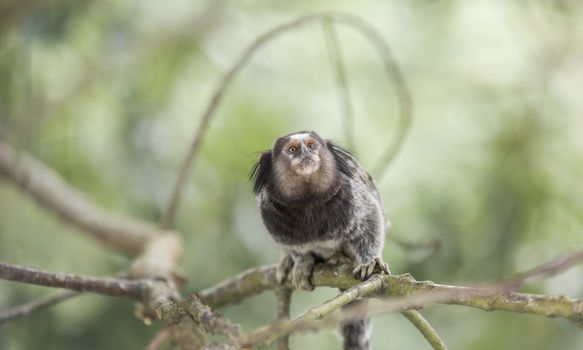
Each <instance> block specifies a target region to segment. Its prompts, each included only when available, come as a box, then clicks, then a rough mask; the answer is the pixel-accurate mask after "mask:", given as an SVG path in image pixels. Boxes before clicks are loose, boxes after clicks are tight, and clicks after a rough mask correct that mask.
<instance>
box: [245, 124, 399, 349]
mask: <svg viewBox="0 0 583 350" xmlns="http://www.w3.org/2000/svg"><path fill="white" fill-rule="evenodd" d="M251 178H252V179H253V180H254V186H253V189H254V191H255V193H256V194H257V198H258V201H259V207H260V209H261V217H262V218H263V222H264V224H265V226H266V228H267V230H268V231H269V233H270V234H271V237H272V238H273V239H274V240H275V242H276V243H277V244H278V245H279V246H280V247H281V248H282V249H283V251H284V256H283V257H282V259H281V260H280V263H279V265H278V274H277V275H278V279H279V281H280V282H284V281H285V280H286V279H291V283H292V284H293V285H294V287H296V288H300V289H304V290H312V289H313V288H314V287H313V286H312V284H311V281H310V278H311V273H312V267H313V265H314V263H316V262H317V261H324V260H328V259H330V258H331V257H333V256H336V255H338V254H342V255H345V256H346V257H348V259H349V261H351V262H352V264H353V266H354V271H353V274H354V276H355V277H356V278H359V279H361V280H366V279H367V278H368V277H370V276H371V275H372V274H373V273H383V272H385V273H389V270H388V267H387V265H386V264H385V263H384V262H383V261H382V259H381V252H382V249H383V244H384V238H385V231H386V229H387V226H388V222H387V219H386V216H385V215H384V211H383V203H382V200H381V197H380V194H379V192H378V190H377V188H376V186H375V184H374V181H373V180H372V178H371V177H370V175H369V174H368V173H367V172H366V171H365V170H364V169H363V168H362V166H361V165H360V164H359V163H358V161H357V160H356V158H355V157H354V156H352V155H351V154H350V153H349V152H348V151H346V150H344V149H342V148H340V147H339V146H337V145H335V144H334V143H332V142H330V141H325V140H323V139H322V138H321V137H320V136H319V135H318V134H316V133H314V132H300V133H294V134H290V135H286V136H283V137H280V138H278V139H277V140H276V141H275V143H274V145H273V147H272V149H271V150H268V151H265V152H263V153H262V154H261V157H260V159H259V161H258V162H257V164H255V166H254V168H253V171H252V174H251ZM341 328H342V329H341V333H342V334H343V337H344V344H345V345H344V348H345V349H351V350H364V349H368V348H369V341H368V335H367V334H368V333H369V332H368V330H369V322H368V320H357V321H354V322H351V323H347V324H345V325H343V326H342V327H341Z"/></svg>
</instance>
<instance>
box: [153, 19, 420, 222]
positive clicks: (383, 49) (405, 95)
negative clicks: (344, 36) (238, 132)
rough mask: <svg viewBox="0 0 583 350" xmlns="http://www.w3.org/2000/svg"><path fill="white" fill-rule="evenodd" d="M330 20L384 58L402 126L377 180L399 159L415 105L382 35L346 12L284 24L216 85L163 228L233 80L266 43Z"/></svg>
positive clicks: (257, 41) (247, 51) (245, 53)
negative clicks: (359, 38) (301, 28)
mask: <svg viewBox="0 0 583 350" xmlns="http://www.w3.org/2000/svg"><path fill="white" fill-rule="evenodd" d="M328 20H333V21H334V23H335V24H340V25H345V26H347V27H349V28H351V29H353V30H356V31H357V32H359V33H361V34H362V35H363V36H364V37H365V38H366V39H367V40H368V41H370V43H371V44H372V45H373V47H374V48H375V49H376V52H377V53H378V55H379V56H380V58H381V59H382V61H383V67H384V68H385V71H386V72H387V74H388V77H389V78H390V79H391V81H392V83H393V84H394V86H395V88H396V91H397V99H398V101H399V108H400V115H401V116H400V124H399V127H398V128H397V132H396V135H395V138H394V141H393V142H392V143H391V144H390V145H389V146H388V149H387V151H386V153H385V155H384V156H383V157H382V159H381V165H380V166H379V167H378V169H377V172H378V179H379V181H380V180H381V178H382V176H383V174H384V171H385V170H386V168H387V166H388V164H389V163H390V162H391V160H392V159H393V158H394V157H395V156H396V154H397V152H398V151H399V149H400V147H401V144H402V143H403V140H404V137H405V134H406V131H407V130H408V127H409V124H410V120H411V109H412V103H411V97H410V94H409V92H408V89H407V86H406V84H405V80H404V79H403V76H402V74H401V72H400V70H399V67H398V65H397V64H396V62H395V60H394V59H393V56H392V53H391V50H390V48H389V45H388V43H387V42H386V40H385V39H384V38H383V37H382V35H381V34H380V32H378V31H377V30H376V29H374V28H373V27H372V26H371V25H370V24H369V23H368V22H366V21H365V20H363V19H361V18H359V17H357V16H354V15H350V14H345V13H336V12H323V13H317V14H311V15H307V16H303V17H299V18H297V19H295V20H293V21H290V22H287V23H284V24H281V25H279V26H277V27H275V28H273V29H271V30H269V31H267V32H265V33H264V34H262V35H260V36H259V37H258V38H257V39H255V40H254V41H253V42H252V43H251V44H250V45H249V46H247V47H246V49H245V50H244V51H243V52H242V54H241V56H239V57H238V58H237V59H236V60H235V62H234V63H233V65H232V66H231V68H229V70H227V72H226V73H225V74H224V75H223V76H222V77H221V79H220V80H219V82H218V83H217V86H216V87H215V89H214V92H213V94H212V97H211V98H210V100H209V103H208V104H207V106H206V109H205V110H204V112H203V114H202V117H201V118H200V121H199V123H198V126H197V128H196V130H195V133H194V137H193V138H192V142H191V144H190V147H189V148H188V151H187V154H186V156H185V158H184V161H183V162H182V165H181V167H180V172H179V174H178V177H177V179H176V181H175V183H174V186H173V188H172V193H171V195H170V198H169V200H168V204H167V207H166V210H165V212H164V214H163V215H162V219H161V227H162V228H168V227H170V226H172V222H173V221H174V217H175V215H176V210H177V208H178V204H179V202H180V195H181V193H182V188H183V187H184V185H185V184H186V181H187V179H188V177H189V176H190V171H191V168H192V163H193V161H194V159H195V156H196V154H197V152H198V150H199V148H200V145H201V143H202V139H203V137H204V135H205V133H206V130H207V129H208V126H209V122H210V120H211V118H212V117H213V115H214V114H215V111H216V109H217V108H218V106H219V105H220V103H221V101H222V98H223V96H224V94H225V93H226V91H227V89H228V87H229V86H230V84H231V82H232V81H233V79H234V78H235V77H236V76H237V74H238V73H239V71H241V69H242V68H243V67H244V66H245V65H246V64H247V63H248V62H249V60H250V59H251V58H252V57H253V55H254V54H255V53H256V52H257V50H258V49H260V48H261V47H263V46H264V45H265V44H266V43H268V42H269V41H271V40H272V39H274V38H275V37H277V36H279V35H281V34H283V33H286V32H289V31H290V30H293V29H295V28H298V27H300V26H303V25H306V24H309V23H312V22H318V21H328Z"/></svg>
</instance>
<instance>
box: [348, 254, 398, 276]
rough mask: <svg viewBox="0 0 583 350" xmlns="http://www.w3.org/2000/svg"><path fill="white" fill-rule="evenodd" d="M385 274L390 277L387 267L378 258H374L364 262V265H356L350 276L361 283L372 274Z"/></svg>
mask: <svg viewBox="0 0 583 350" xmlns="http://www.w3.org/2000/svg"><path fill="white" fill-rule="evenodd" d="M375 273H378V274H387V275H390V274H391V271H390V270H389V265H387V264H386V263H385V262H384V261H383V260H382V259H381V258H380V257H378V256H377V257H375V258H374V259H372V260H370V261H367V262H365V263H364V264H360V265H358V266H357V267H356V268H355V269H354V270H353V271H352V275H353V276H354V278H356V279H359V280H361V281H366V280H367V279H368V278H369V277H370V276H372V275H373V274H375Z"/></svg>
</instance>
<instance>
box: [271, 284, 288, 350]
mask: <svg viewBox="0 0 583 350" xmlns="http://www.w3.org/2000/svg"><path fill="white" fill-rule="evenodd" d="M274 293H275V298H276V299H277V319H278V320H289V309H290V304H291V295H292V290H291V289H289V288H285V287H276V288H275V289H274ZM277 350H289V334H286V335H284V336H283V337H281V338H279V339H277Z"/></svg>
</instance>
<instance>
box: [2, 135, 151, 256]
mask: <svg viewBox="0 0 583 350" xmlns="http://www.w3.org/2000/svg"><path fill="white" fill-rule="evenodd" d="M0 175H1V176H3V177H4V178H6V179H7V180H10V181H12V182H13V183H14V184H15V185H18V187H19V188H20V189H21V190H22V191H23V192H24V193H26V194H28V195H30V196H31V197H32V198H34V199H35V200H36V202H37V203H39V204H40V205H41V206H43V207H44V208H45V209H47V210H49V211H51V212H52V213H54V214H56V215H58V216H59V217H61V218H63V219H64V220H65V221H67V222H68V223H70V224H73V225H74V226H77V227H79V228H81V229H82V230H83V231H84V232H87V233H89V234H91V235H92V236H93V237H94V238H96V239H98V240H99V241H101V242H103V243H105V244H106V245H108V246H110V247H112V248H115V249H117V250H119V251H121V252H123V253H126V254H130V255H134V254H137V253H139V252H140V251H141V250H142V248H143V247H144V245H145V244H146V242H147V241H148V240H149V239H150V238H151V237H153V236H154V235H155V234H157V233H159V230H158V229H157V228H156V227H155V226H153V225H151V224H149V223H146V222H144V221H141V220H137V219H130V218H126V217H122V216H119V215H117V214H114V213H112V212H108V211H106V210H105V209H102V208H99V207H97V206H96V205H94V204H93V203H91V202H89V201H88V200H87V199H85V197H84V196H83V195H82V194H80V193H79V192H78V191H77V190H75V189H73V188H72V187H70V186H69V185H68V184H66V183H65V182H64V181H63V180H62V179H61V177H60V176H59V175H58V174H57V173H56V172H55V171H54V170H52V169H51V168H49V167H47V166H46V165H44V164H43V163H41V162H39V161H38V160H36V159H34V158H33V157H31V156H29V155H27V154H25V153H23V152H18V151H16V150H15V149H14V148H12V147H11V146H10V145H8V144H7V143H5V142H2V141H0Z"/></svg>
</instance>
